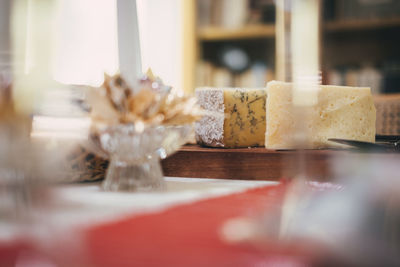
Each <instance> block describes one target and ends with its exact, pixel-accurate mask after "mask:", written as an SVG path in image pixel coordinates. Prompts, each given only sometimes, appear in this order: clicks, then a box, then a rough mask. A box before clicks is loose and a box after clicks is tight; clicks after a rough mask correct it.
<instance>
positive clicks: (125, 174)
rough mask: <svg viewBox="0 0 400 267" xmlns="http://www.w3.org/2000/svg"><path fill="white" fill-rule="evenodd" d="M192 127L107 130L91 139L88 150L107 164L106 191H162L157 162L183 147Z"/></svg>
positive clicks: (106, 128)
mask: <svg viewBox="0 0 400 267" xmlns="http://www.w3.org/2000/svg"><path fill="white" fill-rule="evenodd" d="M192 128H193V126H192V125H181V126H151V127H147V128H144V129H143V127H138V126H135V125H134V124H119V125H115V126H108V127H105V128H103V129H101V130H99V131H98V133H97V134H96V135H91V137H90V138H89V139H90V145H89V149H91V150H92V151H93V152H94V153H96V154H97V155H99V156H101V157H103V158H106V159H108V160H109V162H110V163H109V166H108V169H107V172H106V177H105V180H104V182H103V184H102V186H103V189H104V190H106V191H153V190H160V189H163V188H164V186H165V184H164V176H163V173H162V169H161V164H160V159H164V158H166V157H167V156H169V155H171V154H172V153H174V152H175V151H177V150H178V149H179V148H180V147H181V146H182V145H184V144H185V143H187V142H188V141H189V138H190V133H191V131H192Z"/></svg>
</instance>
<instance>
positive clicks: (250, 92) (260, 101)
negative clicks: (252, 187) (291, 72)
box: [196, 87, 267, 148]
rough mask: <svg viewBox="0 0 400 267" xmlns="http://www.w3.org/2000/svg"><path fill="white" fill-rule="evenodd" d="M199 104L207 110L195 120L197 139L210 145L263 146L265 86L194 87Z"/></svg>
mask: <svg viewBox="0 0 400 267" xmlns="http://www.w3.org/2000/svg"><path fill="white" fill-rule="evenodd" d="M196 96H197V98H198V101H199V104H200V106H201V107H202V108H203V109H205V110H206V111H208V114H207V115H206V116H204V117H203V118H202V119H201V120H200V122H198V123H197V124H196V140H197V142H198V143H200V144H202V145H205V146H212V147H226V148H236V147H253V146H264V141H265V130H266V122H265V121H266V101H267V92H266V88H255V89H251V88H209V87H203V88H197V89H196Z"/></svg>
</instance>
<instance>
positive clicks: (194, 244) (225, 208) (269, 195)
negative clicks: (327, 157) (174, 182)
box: [0, 185, 304, 266]
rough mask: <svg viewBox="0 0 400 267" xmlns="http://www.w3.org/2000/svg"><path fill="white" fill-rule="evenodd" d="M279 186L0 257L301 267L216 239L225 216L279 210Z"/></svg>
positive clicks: (273, 252) (285, 257)
mask: <svg viewBox="0 0 400 267" xmlns="http://www.w3.org/2000/svg"><path fill="white" fill-rule="evenodd" d="M284 190H285V187H284V186H283V185H277V186H266V187H262V188H257V189H251V190H248V191H246V192H242V193H235V194H231V195H227V196H223V197H218V198H213V199H207V200H203V201H199V202H195V203H191V204H185V205H179V206H175V207H173V208H170V209H167V210H165V211H163V212H159V213H153V214H144V215H140V216H137V215H136V216H132V217H127V218H125V219H124V220H121V221H117V222H113V223H108V224H103V225H98V226H94V227H89V228H88V229H84V230H83V231H82V232H80V242H79V244H77V245H75V243H73V242H72V243H68V242H62V241H61V240H62V239H63V238H61V239H60V242H59V243H57V242H54V245H53V246H52V248H50V252H47V251H46V249H43V247H41V248H39V249H36V248H35V246H29V245H26V244H25V245H21V244H14V245H9V246H8V247H7V246H6V247H3V249H1V248H0V259H2V262H3V264H5V263H6V262H7V261H6V259H7V260H8V263H9V264H12V263H13V261H15V260H16V259H18V257H20V254H21V253H23V255H28V256H29V255H30V257H32V255H34V256H33V258H35V257H36V256H37V258H38V259H39V262H40V259H42V260H43V259H47V260H49V261H51V262H56V263H57V264H58V263H60V262H62V263H65V265H66V266H68V265H71V264H74V265H75V266H79V265H78V263H80V264H81V265H82V266H303V263H304V262H303V263H302V262H301V261H300V260H299V258H297V257H294V256H290V255H289V254H286V253H282V252H281V251H280V250H279V249H275V248H273V247H271V248H269V249H267V250H265V249H264V250H259V249H256V248H254V247H252V246H250V245H244V244H242V245H232V244H227V243H225V242H223V241H222V240H221V239H220V234H219V232H220V230H221V226H222V225H223V223H224V222H225V221H226V220H227V219H230V218H234V217H236V216H255V215H256V214H260V213H262V212H268V210H271V209H272V208H277V207H278V208H279V207H280V205H281V203H282V197H283V193H284ZM73 231H74V229H71V234H72V235H73V234H76V232H75V233H74V232H73ZM65 234H66V235H68V233H65ZM38 251H40V252H38ZM55 251H56V253H55ZM71 251H74V252H73V253H72V252H71ZM35 255H36V256H35ZM38 255H39V256H38ZM26 257H27V256H25V258H26ZM27 262H29V257H28V261H27ZM286 264H289V265H286ZM11 266H12V265H11Z"/></svg>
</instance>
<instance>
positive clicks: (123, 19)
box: [117, 0, 142, 86]
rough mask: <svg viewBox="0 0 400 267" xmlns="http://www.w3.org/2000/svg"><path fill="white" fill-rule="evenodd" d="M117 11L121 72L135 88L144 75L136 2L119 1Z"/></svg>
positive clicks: (133, 0) (129, 0) (131, 0)
mask: <svg viewBox="0 0 400 267" xmlns="http://www.w3.org/2000/svg"><path fill="white" fill-rule="evenodd" d="M117 10H118V48H119V64H120V72H121V74H122V76H123V77H124V78H125V80H126V81H127V82H128V84H129V85H131V86H133V85H134V84H135V83H136V81H137V79H138V78H140V77H141V75H142V60H141V53H140V43H139V26H138V15H137V7H136V0H118V2H117Z"/></svg>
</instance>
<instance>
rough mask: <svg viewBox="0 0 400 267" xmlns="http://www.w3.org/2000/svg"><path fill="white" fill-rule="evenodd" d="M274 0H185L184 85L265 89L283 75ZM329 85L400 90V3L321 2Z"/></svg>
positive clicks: (322, 58)
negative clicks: (266, 85) (268, 83)
mask: <svg viewBox="0 0 400 267" xmlns="http://www.w3.org/2000/svg"><path fill="white" fill-rule="evenodd" d="M278 3H280V2H279V1H274V0H235V1H234V3H233V0H185V1H184V14H185V18H186V20H185V22H184V25H185V43H184V61H185V64H184V74H183V79H184V81H183V83H184V86H185V88H188V89H187V91H193V90H194V89H195V88H196V87H198V86H214V87H228V86H239V87H262V86H265V83H266V82H267V81H269V80H272V79H277V80H291V77H290V74H289V75H287V73H283V74H282V72H281V70H282V68H283V66H285V62H286V61H285V60H282V56H281V54H282V51H283V50H284V49H287V48H284V46H283V44H282V43H280V42H279V40H280V38H281V36H282V34H283V33H282V32H281V31H282V29H284V27H283V26H284V25H282V24H280V22H279V21H281V22H282V20H279V19H277V18H281V17H282V16H284V15H282V14H283V13H287V11H282V9H279V8H277V4H278ZM320 19H321V24H320V25H321V26H320V27H321V36H320V38H321V39H320V47H319V50H320V55H321V56H320V62H321V70H322V78H323V79H322V81H323V83H324V84H336V85H348V86H369V87H371V89H372V91H373V93H374V94H380V93H398V92H400V49H399V47H400V1H398V0H385V1H359V0H321V7H320Z"/></svg>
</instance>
